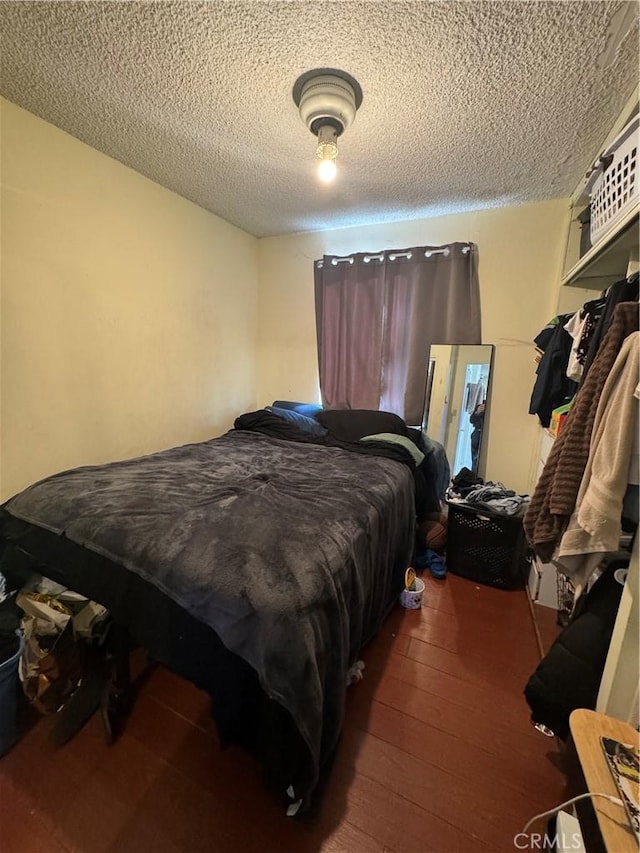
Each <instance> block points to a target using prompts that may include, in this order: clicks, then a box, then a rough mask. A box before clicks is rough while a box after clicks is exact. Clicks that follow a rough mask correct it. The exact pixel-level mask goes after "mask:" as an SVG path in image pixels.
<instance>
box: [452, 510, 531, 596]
mask: <svg viewBox="0 0 640 853" xmlns="http://www.w3.org/2000/svg"><path fill="white" fill-rule="evenodd" d="M447 568H448V569H449V571H450V572H453V574H454V575H461V576H462V577H463V578H468V579H469V580H472V581H476V582H477V583H483V584H488V585H489V586H495V587H499V588H501V589H518V588H520V587H523V586H524V583H525V579H526V573H527V568H528V562H527V541H526V538H525V534H524V528H523V526H522V519H521V518H514V517H513V516H508V515H502V514H499V513H495V512H491V511H488V510H485V509H484V508H482V509H481V508H478V509H476V508H474V507H471V506H469V505H467V504H454V503H450V504H449V524H448V531H447Z"/></svg>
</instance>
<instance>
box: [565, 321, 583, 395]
mask: <svg viewBox="0 0 640 853" xmlns="http://www.w3.org/2000/svg"><path fill="white" fill-rule="evenodd" d="M586 325H587V314H584V316H583V312H582V311H576V313H575V314H574V315H573V317H572V318H571V319H570V320H569V322H568V323H566V324H565V327H564V328H565V331H566V332H569V334H570V335H571V337H572V339H573V343H572V344H571V350H570V352H569V363H568V364H567V379H571V380H573V381H574V382H579V381H580V377H581V376H582V364H581V363H580V360H579V358H578V348H579V347H580V342H581V340H582V337H583V333H584V329H585V326H586Z"/></svg>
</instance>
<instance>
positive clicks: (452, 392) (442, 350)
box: [423, 344, 493, 476]
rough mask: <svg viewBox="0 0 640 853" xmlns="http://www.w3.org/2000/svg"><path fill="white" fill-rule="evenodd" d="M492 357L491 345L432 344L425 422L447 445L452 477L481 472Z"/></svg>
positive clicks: (438, 439) (431, 434)
mask: <svg viewBox="0 0 640 853" xmlns="http://www.w3.org/2000/svg"><path fill="white" fill-rule="evenodd" d="M492 359H493V346H492V345H491V344H483V345H482V346H450V345H445V344H438V345H433V346H432V347H431V351H430V358H429V375H428V380H427V393H426V404H425V416H424V419H423V424H424V425H425V426H426V432H427V435H428V436H429V437H430V438H432V439H434V440H435V441H439V442H440V444H442V445H443V446H444V449H445V451H446V454H447V458H448V460H449V464H450V466H451V474H452V476H455V475H456V474H457V473H458V471H460V469H461V468H469V469H470V470H471V471H473V472H474V473H475V474H477V473H478V472H479V468H480V464H481V459H482V448H483V442H484V440H485V439H486V432H487V431H486V429H485V410H486V405H487V394H488V391H489V379H490V376H491V363H492Z"/></svg>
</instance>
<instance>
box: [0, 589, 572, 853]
mask: <svg viewBox="0 0 640 853" xmlns="http://www.w3.org/2000/svg"><path fill="white" fill-rule="evenodd" d="M424 579H425V582H426V584H427V589H426V592H425V600H424V606H423V608H422V610H419V611H407V610H402V609H401V608H397V609H396V610H395V611H394V612H393V613H392V614H391V616H390V617H389V619H388V620H387V622H386V623H385V625H384V626H383V629H382V631H381V632H380V634H379V635H378V637H376V639H375V640H374V641H373V642H372V643H371V644H370V646H369V647H368V648H367V649H366V650H365V651H364V653H363V658H364V660H365V662H366V670H365V678H364V680H363V681H361V682H360V683H358V684H355V685H354V686H352V687H351V688H350V689H349V697H348V707H347V716H346V724H345V729H344V734H343V738H342V741H341V744H340V747H339V750H338V754H337V757H336V761H335V763H334V766H333V769H332V772H331V775H330V777H329V779H328V780H327V783H326V785H325V790H324V792H323V795H322V796H321V797H320V798H319V801H318V802H317V803H316V804H315V808H314V811H313V814H307V815H304V816H303V817H302V818H299V819H295V820H291V819H287V818H286V817H285V816H284V814H283V812H282V810H281V807H280V806H279V804H278V803H277V802H276V800H275V799H274V798H273V797H272V795H270V794H269V792H268V791H266V790H265V788H264V785H263V782H262V778H261V775H260V771H259V768H258V767H257V765H256V763H255V762H254V761H253V759H252V758H250V757H249V756H248V755H246V754H245V753H243V752H242V751H240V750H239V749H233V748H232V749H227V750H221V749H220V747H219V743H218V740H217V736H216V733H215V729H214V726H213V725H212V723H211V721H210V719H209V716H208V708H207V699H206V697H205V696H204V695H203V694H202V693H200V692H199V691H198V690H196V689H195V688H194V687H192V686H191V685H190V684H188V683H187V682H185V681H183V680H182V679H180V678H178V677H176V676H175V675H173V674H172V673H170V672H168V671H167V670H166V669H164V668H162V667H156V668H155V669H154V671H153V672H152V674H151V676H150V677H149V679H148V680H147V682H146V683H145V685H144V687H143V689H142V691H141V693H140V696H139V698H138V700H137V703H136V706H135V708H134V711H133V713H132V716H131V718H130V720H129V722H128V725H127V729H126V732H125V734H124V735H123V736H122V737H121V738H120V740H119V741H118V742H117V743H116V744H114V745H113V746H107V745H106V744H105V742H104V735H103V731H102V727H101V723H100V721H99V719H98V717H97V716H96V717H94V718H93V719H92V720H91V721H90V722H89V723H88V724H87V725H86V726H85V728H84V729H83V731H82V732H81V733H80V734H79V735H77V736H76V737H75V738H74V739H73V740H72V741H71V742H70V743H69V744H67V745H66V746H65V747H63V748H61V749H54V748H53V747H51V746H50V745H49V744H48V742H47V733H48V731H49V728H50V727H51V724H52V720H51V718H42V719H39V720H38V721H37V722H36V724H35V725H33V726H31V727H30V728H29V729H28V731H26V733H25V734H24V735H23V737H22V738H21V740H20V741H19V743H18V744H17V745H16V746H15V747H14V748H13V749H12V750H11V751H10V752H9V753H8V754H7V755H6V756H5V757H4V758H2V759H1V760H0V850H2V851H3V853H65V851H84V853H106V851H112V853H129V851H130V853H177V852H178V851H181V853H191V851H193V853H199V851H214V853H227V851H229V853H230V851H234V853H235V851H238V853H240V851H242V853H245V851H249V853H252V851H256V853H258V851H259V852H260V853H269V851H277V853H281V851H283V852H284V853H288V851H301V853H312V851H326V853H343V851H344V853H430V852H431V851H433V853H467V851H476V850H477V851H488V850H493V851H501V853H502V851H509V850H514V849H515V848H514V845H513V836H514V835H515V834H516V833H517V832H520V831H521V829H522V827H523V825H524V823H525V822H526V821H527V820H528V819H529V817H531V816H532V815H534V814H535V813H537V812H540V811H543V810H545V809H548V808H550V807H551V806H553V805H554V804H556V803H558V802H561V801H562V799H564V795H565V789H566V783H565V776H564V774H563V771H562V768H563V766H564V764H563V762H564V756H563V755H562V754H560V753H559V752H558V747H557V744H556V741H555V740H548V739H546V738H544V737H543V736H542V735H539V734H538V733H537V732H536V731H535V730H534V729H533V728H532V727H531V725H530V722H529V715H528V709H527V705H526V703H525V701H524V698H523V696H522V689H523V687H524V684H525V683H526V680H527V678H528V676H529V675H530V674H531V672H532V671H533V669H534V668H535V666H536V663H537V661H538V659H539V651H538V646H537V641H536V636H535V632H534V628H533V624H532V621H531V614H530V611H529V606H528V602H527V599H526V594H525V593H524V592H503V591H500V590H493V589H490V588H487V587H480V586H477V585H475V584H474V583H472V582H469V581H465V580H463V579H461V578H458V577H455V576H449V577H448V578H447V579H446V580H444V581H435V580H433V579H432V578H430V577H427V576H425V578H424Z"/></svg>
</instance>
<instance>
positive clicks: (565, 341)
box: [529, 314, 578, 427]
mask: <svg viewBox="0 0 640 853" xmlns="http://www.w3.org/2000/svg"><path fill="white" fill-rule="evenodd" d="M572 316H573V315H572V314H560V315H559V316H558V317H554V319H553V320H552V321H551V322H550V323H548V324H547V325H546V326H545V327H544V329H543V330H542V331H541V332H540V334H539V335H538V336H537V337H536V338H534V343H535V345H536V346H537V347H538V349H541V350H542V351H543V353H544V355H543V356H542V358H541V359H540V364H539V365H538V369H537V371H536V373H537V379H536V382H535V385H534V387H533V393H532V394H531V402H530V404H529V414H530V415H537V416H538V417H539V418H540V423H541V424H542V426H543V427H548V426H549V424H550V423H551V412H552V411H553V410H554V409H556V408H557V407H558V406H562V405H563V404H564V403H568V402H569V400H571V398H572V397H573V395H574V394H575V392H576V388H577V387H578V386H577V384H576V383H575V382H574V381H573V380H572V379H569V378H568V377H567V365H568V364H569V355H570V353H571V345H572V343H573V338H572V337H571V335H570V334H569V332H567V331H566V330H565V328H564V326H565V324H566V323H568V322H569V320H570V319H571V317H572Z"/></svg>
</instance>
